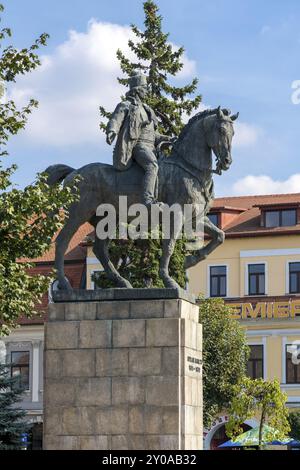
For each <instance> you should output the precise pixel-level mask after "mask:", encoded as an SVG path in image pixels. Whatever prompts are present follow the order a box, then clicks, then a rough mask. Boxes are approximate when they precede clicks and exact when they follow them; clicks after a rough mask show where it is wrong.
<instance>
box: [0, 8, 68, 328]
mask: <svg viewBox="0 0 300 470" xmlns="http://www.w3.org/2000/svg"><path fill="white" fill-rule="evenodd" d="M1 12H3V6H2V5H0V13H1ZM11 35H12V33H11V30H10V29H9V28H4V29H2V30H1V31H0V46H1V45H2V44H3V42H4V43H6V42H7V41H9V39H10V37H11ZM47 37H48V35H47V34H42V35H41V36H40V37H39V38H38V39H37V40H36V41H35V42H34V43H33V45H32V46H30V47H29V48H24V49H21V50H18V49H16V48H14V47H13V46H11V45H8V46H7V47H5V48H4V49H3V50H2V54H1V56H0V83H1V85H2V92H3V91H4V87H5V85H6V84H9V83H11V82H15V81H16V79H17V77H18V76H19V75H20V74H25V73H28V72H30V71H32V70H34V69H35V68H36V67H37V66H38V65H39V64H40V60H39V57H38V55H37V53H36V52H37V49H38V48H39V47H40V46H44V45H45V44H46V40H47ZM37 105H38V103H37V102H36V101H35V100H31V101H30V102H29V103H28V105H26V106H25V107H23V108H22V109H18V108H17V106H16V104H15V103H14V101H12V100H5V99H2V101H1V102H0V222H1V223H0V335H5V334H9V331H10V329H11V328H14V327H15V326H16V325H17V322H18V319H19V318H20V316H27V317H29V316H31V315H33V314H34V313H35V305H36V304H37V303H38V302H39V300H40V299H41V296H42V294H43V293H44V292H45V291H47V289H48V286H49V281H50V278H47V277H45V276H36V275H35V276H34V277H33V276H31V275H30V272H29V270H30V268H31V267H32V264H31V263H28V262H27V261H28V259H33V258H36V257H38V256H41V255H42V254H43V253H44V252H45V251H46V250H47V248H48V247H49V245H50V243H51V239H52V237H53V235H54V234H55V233H56V231H57V230H58V229H59V228H60V227H61V225H62V222H63V219H64V217H65V216H66V213H65V212H64V211H61V210H60V208H67V206H68V204H69V203H70V202H71V201H72V200H74V197H75V193H74V192H73V191H72V189H71V188H65V189H61V188H60V187H59V186H56V187H53V188H50V187H49V186H48V185H47V183H46V177H45V176H43V175H39V176H38V177H37V181H36V183H35V184H33V185H30V186H28V187H26V188H25V189H24V190H20V189H17V188H16V187H14V186H13V185H12V176H13V174H14V172H15V170H16V168H17V167H16V165H12V166H10V167H8V168H7V167H6V168H5V167H4V166H3V163H2V161H3V159H4V158H5V156H7V155H8V152H7V149H6V146H7V143H8V140H9V138H10V137H11V136H12V135H15V134H17V133H18V132H19V131H21V130H22V129H24V127H25V125H26V122H27V119H28V116H29V115H30V113H31V112H32V110H33V108H35V107H37ZM21 260H22V261H23V262H20V261H21Z"/></svg>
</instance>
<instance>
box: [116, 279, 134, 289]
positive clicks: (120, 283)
mask: <svg viewBox="0 0 300 470" xmlns="http://www.w3.org/2000/svg"><path fill="white" fill-rule="evenodd" d="M118 287H120V288H122V289H132V288H133V287H132V285H131V284H130V282H129V281H127V279H122V280H120V281H118Z"/></svg>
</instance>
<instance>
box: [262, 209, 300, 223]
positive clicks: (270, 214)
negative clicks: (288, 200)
mask: <svg viewBox="0 0 300 470" xmlns="http://www.w3.org/2000/svg"><path fill="white" fill-rule="evenodd" d="M296 223H297V214H296V209H287V210H281V211H265V226H266V227H269V228H271V227H289V226H292V225H296Z"/></svg>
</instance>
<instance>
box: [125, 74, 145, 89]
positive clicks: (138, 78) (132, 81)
mask: <svg viewBox="0 0 300 470" xmlns="http://www.w3.org/2000/svg"><path fill="white" fill-rule="evenodd" d="M128 82H129V88H130V90H132V89H133V88H136V87H140V86H143V87H146V86H147V77H146V75H144V74H142V73H139V74H136V75H132V76H131V77H130V78H129V80H128Z"/></svg>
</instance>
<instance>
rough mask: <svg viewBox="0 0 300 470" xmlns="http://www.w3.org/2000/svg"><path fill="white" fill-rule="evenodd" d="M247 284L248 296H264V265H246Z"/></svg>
mask: <svg viewBox="0 0 300 470" xmlns="http://www.w3.org/2000/svg"><path fill="white" fill-rule="evenodd" d="M248 278H249V279H248V282H249V289H248V294H249V295H264V294H265V265H264V264H249V265H248Z"/></svg>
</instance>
